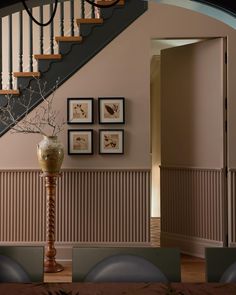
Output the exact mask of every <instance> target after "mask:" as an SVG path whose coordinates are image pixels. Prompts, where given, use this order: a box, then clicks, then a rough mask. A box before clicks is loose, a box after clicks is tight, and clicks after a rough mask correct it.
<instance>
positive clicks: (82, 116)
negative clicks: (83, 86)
mask: <svg viewBox="0 0 236 295" xmlns="http://www.w3.org/2000/svg"><path fill="white" fill-rule="evenodd" d="M67 123H68V124H92V123H93V98H91V97H90V98H68V99H67Z"/></svg>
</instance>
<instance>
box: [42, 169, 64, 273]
mask: <svg viewBox="0 0 236 295" xmlns="http://www.w3.org/2000/svg"><path fill="white" fill-rule="evenodd" d="M59 176H60V174H59V173H43V174H42V177H44V179H45V187H46V195H47V203H46V204H47V221H46V223H47V231H46V249H45V261H44V272H46V273H55V272H59V271H62V270H63V269H64V268H63V266H62V265H60V264H59V263H57V262H56V259H55V257H56V253H57V251H56V248H55V247H54V242H55V198H56V185H57V178H58V177H59Z"/></svg>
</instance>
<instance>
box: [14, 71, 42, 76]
mask: <svg viewBox="0 0 236 295" xmlns="http://www.w3.org/2000/svg"><path fill="white" fill-rule="evenodd" d="M13 76H14V77H40V72H14V73H13Z"/></svg>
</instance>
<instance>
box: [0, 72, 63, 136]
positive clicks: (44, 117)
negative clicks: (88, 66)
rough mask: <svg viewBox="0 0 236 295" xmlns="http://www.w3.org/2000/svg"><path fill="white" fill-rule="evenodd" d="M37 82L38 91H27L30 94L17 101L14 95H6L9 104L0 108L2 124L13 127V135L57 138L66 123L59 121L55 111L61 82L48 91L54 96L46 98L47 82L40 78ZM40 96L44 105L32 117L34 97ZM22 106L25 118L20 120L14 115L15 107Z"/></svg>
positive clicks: (57, 113)
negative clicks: (25, 134)
mask: <svg viewBox="0 0 236 295" xmlns="http://www.w3.org/2000/svg"><path fill="white" fill-rule="evenodd" d="M34 79H35V80H36V85H37V89H32V87H29V88H27V89H26V90H27V91H28V92H29V94H28V95H27V96H26V95H25V96H22V97H20V98H17V99H15V98H14V97H13V96H12V95H6V100H7V103H6V105H5V106H0V122H1V123H2V124H4V125H5V126H7V127H8V126H9V125H10V126H11V130H12V132H13V133H27V134H28V133H37V134H42V135H46V136H49V135H51V136H56V135H57V134H59V133H60V132H61V131H62V130H63V126H64V125H65V123H66V122H65V121H59V122H58V120H57V118H58V116H59V115H60V114H59V112H56V111H55V110H54V109H53V102H54V98H55V93H56V90H57V89H58V85H59V80H57V81H56V84H55V85H54V86H53V87H52V88H51V89H49V90H48V91H50V92H52V94H51V95H50V96H48V97H46V94H47V92H48V91H46V89H47V82H46V81H44V82H42V81H41V80H40V79H39V78H36V77H34ZM35 94H37V95H40V98H41V99H42V103H41V104H40V105H39V106H38V107H37V109H36V110H35V114H34V117H32V116H30V114H29V113H30V110H31V107H32V102H33V97H34V95H35ZM16 105H18V106H20V107H21V108H23V110H24V114H25V116H24V117H23V118H20V117H19V116H17V115H16V114H15V113H14V107H16Z"/></svg>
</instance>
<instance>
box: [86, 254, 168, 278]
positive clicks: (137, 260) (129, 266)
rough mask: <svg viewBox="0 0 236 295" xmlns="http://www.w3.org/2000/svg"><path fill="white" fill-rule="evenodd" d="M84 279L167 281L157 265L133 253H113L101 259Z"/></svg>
mask: <svg viewBox="0 0 236 295" xmlns="http://www.w3.org/2000/svg"><path fill="white" fill-rule="evenodd" d="M85 281H86V282H162V283H167V282H168V280H167V278H166V276H165V275H164V274H163V273H162V272H161V271H160V269H159V268H158V267H157V266H155V265H154V264H152V263H151V262H150V261H148V260H146V259H144V258H142V257H139V256H135V255H115V256H111V257H108V258H105V259H103V260H102V261H101V262H99V263H98V264H97V265H95V267H94V268H93V269H92V270H91V271H90V272H89V273H88V275H87V276H86V278H85Z"/></svg>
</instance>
